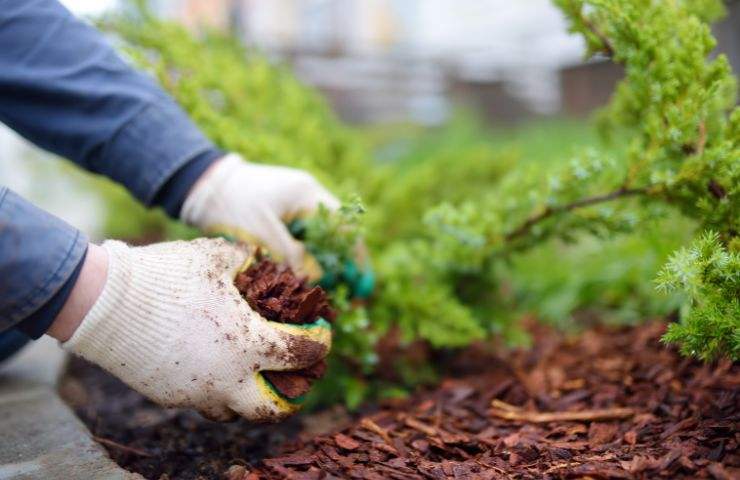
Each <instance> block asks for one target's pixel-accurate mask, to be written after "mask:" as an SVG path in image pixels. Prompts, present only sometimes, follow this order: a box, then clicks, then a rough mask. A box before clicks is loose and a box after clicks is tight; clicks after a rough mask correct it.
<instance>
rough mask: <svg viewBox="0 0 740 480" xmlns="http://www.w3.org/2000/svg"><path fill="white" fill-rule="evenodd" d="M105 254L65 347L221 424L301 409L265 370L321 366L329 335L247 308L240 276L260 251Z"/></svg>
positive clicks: (183, 247) (175, 246) (215, 246)
mask: <svg viewBox="0 0 740 480" xmlns="http://www.w3.org/2000/svg"><path fill="white" fill-rule="evenodd" d="M103 248H105V249H106V250H107V252H108V257H109V267H108V268H109V270H108V278H107V280H106V284H105V287H104V288H103V292H102V293H101V294H100V297H99V298H98V300H97V301H96V303H95V304H94V305H93V307H92V308H91V309H90V311H89V312H88V314H87V315H86V316H85V318H84V319H83V321H82V323H81V324H80V326H79V327H78V328H77V330H76V331H75V333H74V335H73V336H72V338H70V339H69V340H68V341H67V342H65V343H64V348H65V349H67V350H71V351H72V352H74V353H77V354H79V355H81V356H82V357H84V358H86V359H87V360H90V361H92V362H94V363H97V364H98V365H100V366H102V367H103V368H105V369H106V370H108V371H109V372H111V373H112V374H114V375H116V376H117V377H118V378H120V379H121V380H123V381H124V382H126V383H127V384H128V385H130V386H131V387H133V388H134V389H136V390H138V391H139V392H141V393H142V394H144V395H146V396H147V397H149V398H150V399H151V400H153V401H155V402H157V403H159V404H160V405H163V406H167V407H190V408H194V409H197V410H199V411H200V412H201V413H202V414H203V415H204V416H206V417H208V418H211V419H214V420H230V419H233V418H235V417H236V415H237V414H238V415H241V416H243V417H246V418H247V419H249V420H253V421H272V420H277V419H279V418H282V417H284V416H286V415H288V414H290V413H292V412H294V411H295V410H296V409H297V405H296V404H294V403H291V402H290V401H288V400H286V399H284V398H283V397H281V396H280V395H279V394H277V393H275V391H274V390H273V389H272V388H271V386H270V385H269V384H268V383H267V382H266V381H265V379H264V378H263V377H262V375H260V371H262V370H295V369H299V368H303V367H307V366H309V365H312V364H314V363H316V362H317V361H318V360H320V359H321V358H323V357H324V356H325V355H326V354H327V352H328V350H329V347H330V343H331V332H330V330H329V327H325V326H323V324H316V325H310V326H300V325H287V324H280V323H275V322H270V321H267V320H265V319H264V318H263V317H262V316H260V315H259V314H257V313H256V312H255V311H254V310H252V309H251V308H250V307H249V305H248V304H247V302H246V301H244V300H243V299H242V297H241V296H240V294H239V292H238V291H237V289H236V287H235V286H234V283H233V280H234V277H235V276H236V274H237V272H238V271H240V270H241V268H242V267H243V266H244V265H245V263H247V262H248V261H249V260H250V259H251V255H252V254H253V253H254V252H253V250H254V249H249V248H247V247H245V246H237V245H233V244H230V243H228V242H226V241H225V240H223V239H197V240H193V241H190V242H184V241H177V242H167V243H159V244H154V245H150V246H147V247H129V246H127V245H126V244H124V243H122V242H118V241H107V242H105V243H104V244H103Z"/></svg>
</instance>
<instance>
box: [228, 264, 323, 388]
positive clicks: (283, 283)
mask: <svg viewBox="0 0 740 480" xmlns="http://www.w3.org/2000/svg"><path fill="white" fill-rule="evenodd" d="M234 285H236V288H237V290H239V292H240V293H241V294H242V296H243V297H244V299H245V300H246V301H247V303H248V304H249V306H250V307H252V309H254V310H255V311H256V312H257V313H259V314H260V315H262V316H263V317H265V318H266V319H267V320H270V321H274V322H280V323H291V324H312V323H315V322H316V321H318V320H319V319H320V318H323V319H324V320H327V321H333V320H334V317H335V312H334V310H332V308H331V306H330V305H329V300H328V298H327V296H326V292H324V290H323V289H322V288H321V287H310V286H308V284H307V283H306V281H305V279H301V278H299V277H297V276H296V275H295V274H294V273H293V272H292V270H291V269H290V268H289V267H287V266H280V265H278V264H277V263H275V262H273V261H271V260H269V259H267V258H263V257H261V256H260V255H259V254H258V256H257V259H256V261H255V262H254V263H253V264H252V265H250V266H249V268H247V270H245V271H244V272H242V273H239V274H238V275H237V276H236V279H235V280H234ZM325 372H326V360H324V359H322V360H320V361H319V362H317V363H315V364H313V365H311V366H309V367H306V368H304V369H301V370H293V371H263V372H261V373H262V376H263V377H265V378H266V379H267V380H268V381H269V382H270V383H271V384H272V386H273V387H275V389H277V390H278V391H279V392H280V393H281V394H282V395H283V396H285V397H287V398H289V399H296V398H298V397H300V396H302V395H304V394H305V393H307V392H308V391H309V390H310V389H311V384H312V383H313V382H314V381H316V380H318V379H319V378H321V377H322V376H323V375H324V373H325Z"/></svg>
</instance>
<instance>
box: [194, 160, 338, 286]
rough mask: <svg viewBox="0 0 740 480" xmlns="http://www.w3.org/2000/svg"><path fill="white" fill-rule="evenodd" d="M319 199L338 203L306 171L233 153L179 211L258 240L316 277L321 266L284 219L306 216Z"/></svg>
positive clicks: (211, 229) (210, 228)
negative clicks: (307, 252) (246, 159)
mask: <svg viewBox="0 0 740 480" xmlns="http://www.w3.org/2000/svg"><path fill="white" fill-rule="evenodd" d="M320 204H323V205H324V206H325V207H326V208H328V209H330V210H336V209H337V208H339V201H338V200H337V199H336V198H335V197H334V196H333V195H332V194H331V193H329V191H328V190H326V189H325V188H324V187H322V186H321V185H320V184H319V182H318V181H316V179H315V178H313V177H312V176H311V175H310V174H308V173H306V172H304V171H302V170H297V169H294V168H287V167H276V166H269V165H258V164H255V163H249V162H246V161H244V159H242V158H241V157H240V156H239V155H237V154H233V153H232V154H229V155H227V156H226V157H224V158H223V159H222V160H220V161H219V162H218V164H216V165H215V166H214V167H213V170H212V171H209V172H207V174H206V176H205V177H204V178H202V179H200V180H199V181H198V182H197V183H196V185H195V186H194V187H193V190H192V191H191V192H190V193H189V194H188V197H187V198H186V199H185V202H184V203H183V206H182V210H181V212H180V217H181V218H182V220H183V221H185V222H186V223H188V224H190V225H193V226H195V227H198V228H199V229H201V230H202V231H204V232H207V233H218V234H227V235H229V236H231V237H233V238H235V239H238V240H242V241H245V242H247V243H251V244H258V245H262V246H264V247H266V248H267V250H268V251H269V252H270V253H271V254H272V256H273V257H274V258H276V259H278V260H280V261H283V262H284V263H287V264H288V265H289V266H290V267H291V268H292V269H293V270H294V271H296V272H299V273H302V274H305V275H308V276H309V277H311V278H312V279H314V280H315V279H318V277H319V276H320V275H321V270H320V268H319V267H318V265H317V264H316V262H315V260H314V259H313V258H312V257H311V256H310V255H306V252H305V248H304V247H303V244H302V243H301V242H299V241H298V240H296V239H295V238H294V237H293V236H292V235H291V233H290V232H289V231H288V228H287V227H286V224H287V223H289V222H290V221H291V220H294V219H296V218H299V217H306V216H310V215H311V214H312V213H314V212H315V211H316V210H317V209H318V208H319V205H320Z"/></svg>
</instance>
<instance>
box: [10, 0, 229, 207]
mask: <svg viewBox="0 0 740 480" xmlns="http://www.w3.org/2000/svg"><path fill="white" fill-rule="evenodd" d="M0 121H2V122H3V123H6V124H7V125H8V126H10V127H11V128H12V129H14V130H16V131H17V132H18V133H20V134H21V135H22V136H24V137H26V138H27V139H29V140H30V141H32V142H33V143H35V144H37V145H39V146H41V147H42V148H45V149H47V150H49V151H52V152H54V153H56V154H58V155H61V156H63V157H66V158H68V159H70V160H72V161H74V162H75V163H77V164H79V165H81V166H82V167H83V168H85V169H87V170H90V171H92V172H96V173H100V174H103V175H105V176H107V177H110V178H111V179H113V180H115V181H116V182H118V183H121V184H123V185H124V186H125V187H126V188H127V189H128V190H129V191H130V192H131V193H132V194H133V195H134V196H135V197H136V198H138V199H139V200H140V201H141V202H142V203H144V204H146V205H164V206H167V211H168V212H169V213H170V214H176V213H178V212H177V210H178V208H177V205H178V203H181V200H182V199H181V198H174V199H173V198H172V197H170V196H168V195H163V194H161V193H160V192H161V190H162V189H163V188H164V186H165V185H167V183H168V182H171V181H172V182H174V183H175V184H177V185H175V186H174V187H173V185H172V184H170V185H169V187H170V188H169V190H168V191H174V192H175V193H176V194H179V195H184V193H183V192H187V190H188V188H187V187H189V185H184V186H183V185H180V184H179V183H180V182H179V180H177V179H175V180H173V179H174V178H176V177H178V175H177V174H178V173H182V172H183V171H184V170H185V169H187V168H188V167H189V164H190V162H192V161H193V160H194V159H196V158H201V159H202V158H204V157H208V158H211V159H212V160H213V159H214V158H215V157H216V156H217V154H216V153H214V152H217V150H216V148H215V147H214V146H213V144H212V143H211V142H210V141H208V140H207V139H206V138H205V137H204V136H203V134H202V133H201V132H200V131H199V130H198V128H197V127H196V126H195V125H194V124H193V123H192V122H191V121H190V119H189V118H188V117H187V115H186V114H185V113H184V112H183V111H182V109H180V107H179V106H178V105H177V104H176V103H175V102H174V100H173V99H172V98H170V97H169V96H168V95H167V94H166V93H164V92H163V91H162V89H161V88H159V86H157V84H156V83H155V82H154V81H153V80H152V79H151V78H149V77H148V76H147V75H145V74H142V73H140V72H137V71H135V70H134V69H132V68H131V67H130V66H129V65H128V64H127V63H126V62H124V61H123V60H122V59H121V58H120V57H119V56H118V55H117V54H116V53H115V51H114V50H113V48H112V47H111V46H110V45H109V44H108V43H107V42H106V41H105V39H104V37H103V36H102V35H101V34H100V33H99V32H98V31H97V30H95V29H93V28H92V27H90V26H88V25H86V24H85V23H84V22H82V21H80V20H78V19H77V18H75V17H74V16H73V15H72V14H71V13H70V12H69V11H68V10H67V9H66V8H64V7H63V6H62V5H61V4H60V3H59V2H57V1H56V0H0ZM200 167H202V164H201V165H200ZM200 167H199V168H200ZM180 177H181V178H184V179H185V181H187V182H191V183H192V182H193V181H194V179H193V177H194V175H192V173H191V174H189V175H188V174H184V175H180Z"/></svg>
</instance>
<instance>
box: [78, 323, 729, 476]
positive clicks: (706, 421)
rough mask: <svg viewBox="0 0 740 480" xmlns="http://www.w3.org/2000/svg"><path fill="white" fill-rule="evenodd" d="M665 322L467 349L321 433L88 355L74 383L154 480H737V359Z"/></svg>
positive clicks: (545, 334) (112, 444)
mask: <svg viewBox="0 0 740 480" xmlns="http://www.w3.org/2000/svg"><path fill="white" fill-rule="evenodd" d="M663 328H664V326H663V325H662V324H660V323H652V324H648V325H644V326H641V327H636V328H631V329H609V328H597V329H594V330H589V331H587V332H585V333H584V334H582V335H580V336H578V337H576V338H574V339H566V338H563V337H561V336H559V335H556V334H553V333H552V332H549V331H545V330H540V331H538V332H535V339H536V342H535V347H534V348H533V349H532V350H530V351H527V352H512V353H510V354H508V355H506V356H505V358H503V356H502V358H496V357H495V356H492V355H491V354H489V353H483V352H482V350H481V349H471V350H469V351H468V352H465V353H464V354H462V355H460V356H458V357H456V358H455V359H454V360H450V361H449V364H450V376H449V377H448V378H447V379H446V380H444V381H443V382H442V383H441V384H440V385H439V386H438V387H437V388H436V389H434V390H429V391H423V392H419V393H418V394H416V395H415V396H414V397H413V398H411V399H409V400H408V401H404V402H395V403H388V404H384V405H381V406H380V408H378V409H376V411H374V412H372V413H366V414H365V415H362V416H359V417H357V418H355V419H345V422H340V423H342V424H343V425H341V426H337V427H336V429H335V430H334V431H331V432H329V433H325V434H319V435H316V434H313V433H307V432H306V431H305V430H304V431H303V433H301V431H300V430H301V429H302V428H305V423H306V422H307V421H308V420H309V419H310V418H311V417H304V419H300V417H299V418H297V419H292V420H290V421H288V422H287V423H284V424H281V425H277V426H276V425H272V426H262V427H253V426H247V425H246V424H243V423H236V424H225V425H222V424H215V423H212V422H208V421H206V420H202V419H200V418H198V417H197V416H196V415H195V414H191V413H188V412H181V411H166V410H161V409H158V408H156V407H154V406H152V405H151V404H149V403H148V402H146V401H145V400H144V399H142V398H141V397H140V396H138V394H136V393H134V392H132V391H130V390H128V389H125V387H123V386H122V385H120V383H118V382H117V381H115V380H114V379H111V378H109V377H107V376H105V375H104V374H103V373H101V372H100V371H98V370H97V369H94V368H93V367H91V366H87V365H85V364H82V363H80V362H75V363H74V364H73V366H72V370H71V376H70V377H69V378H68V381H67V382H66V383H65V385H66V390H72V393H71V394H70V393H68V394H67V396H68V397H70V398H72V399H73V400H74V398H75V397H78V399H77V402H75V401H73V402H72V404H73V405H75V404H77V405H78V406H77V407H76V409H77V411H78V414H79V415H80V416H81V418H82V419H83V421H85V423H87V425H88V426H89V427H90V429H91V430H92V432H93V434H95V435H97V436H98V437H103V440H104V442H105V443H104V445H105V446H106V447H107V448H108V451H109V452H110V454H111V456H112V457H113V458H114V459H115V460H116V461H117V462H118V463H119V464H120V465H122V466H124V467H125V468H127V469H129V470H132V471H136V472H139V473H142V474H143V475H144V476H146V477H147V478H153V479H157V478H161V479H165V478H171V479H175V478H177V479H180V478H199V476H200V478H229V479H230V480H255V479H278V478H279V479H283V478H289V479H320V478H358V479H387V478H390V479H452V478H455V479H458V478H460V479H498V478H502V479H503V478H517V479H519V478H523V479H530V478H531V479H539V478H583V479H586V478H592V479H606V478H615V479H632V478H635V479H652V478H714V479H731V478H732V479H736V478H740V455H739V454H738V442H739V441H740V433H739V431H738V428H737V427H738V420H739V419H740V415H739V414H740V388H739V387H740V369H739V368H738V365H733V364H732V363H731V362H729V361H720V362H716V363H714V364H711V365H703V364H701V363H699V362H696V361H693V360H689V359H685V358H682V357H680V356H679V355H678V354H677V353H676V352H675V351H673V350H671V349H668V348H666V347H665V346H664V345H662V344H661V343H660V342H659V340H658V338H659V336H660V334H661V333H662V331H663ZM114 384H115V385H116V386H115V388H114V387H113V385H114ZM70 385H72V386H73V387H70ZM75 390H76V394H75V393H74V391H75ZM137 396H138V398H136V399H135V397H137ZM79 397H83V398H84V401H80V398H79ZM344 423H347V424H346V425H344ZM162 475H169V477H168V476H162Z"/></svg>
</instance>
